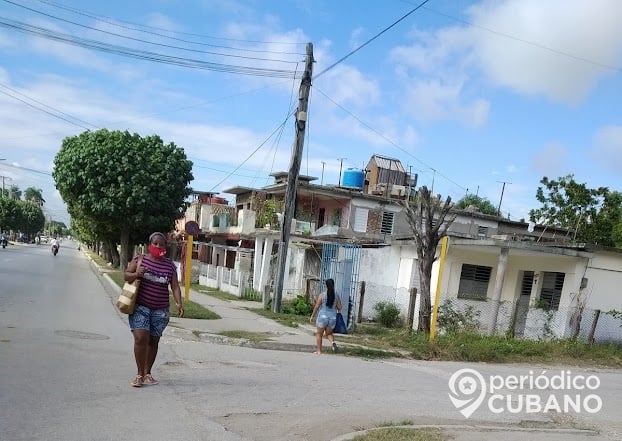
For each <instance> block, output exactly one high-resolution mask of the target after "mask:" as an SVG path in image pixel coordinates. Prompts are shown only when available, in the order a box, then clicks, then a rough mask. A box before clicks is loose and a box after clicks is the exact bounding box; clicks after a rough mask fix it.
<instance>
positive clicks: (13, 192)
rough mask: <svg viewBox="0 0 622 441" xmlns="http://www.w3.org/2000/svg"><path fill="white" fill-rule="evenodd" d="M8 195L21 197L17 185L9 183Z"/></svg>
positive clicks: (15, 197)
mask: <svg viewBox="0 0 622 441" xmlns="http://www.w3.org/2000/svg"><path fill="white" fill-rule="evenodd" d="M9 197H10V198H12V199H17V200H20V199H21V198H22V191H21V190H20V189H19V187H18V186H17V185H11V188H9Z"/></svg>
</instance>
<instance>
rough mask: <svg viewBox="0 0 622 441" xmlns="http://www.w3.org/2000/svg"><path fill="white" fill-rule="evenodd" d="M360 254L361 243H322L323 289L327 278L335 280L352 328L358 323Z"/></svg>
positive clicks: (348, 324) (321, 279)
mask: <svg viewBox="0 0 622 441" xmlns="http://www.w3.org/2000/svg"><path fill="white" fill-rule="evenodd" d="M360 256H361V245H355V244H351V243H335V242H330V243H324V244H322V266H321V269H320V286H321V290H324V286H325V285H324V281H325V280H326V279H333V280H334V281H335V292H336V294H337V295H338V296H339V299H340V300H341V305H342V306H343V310H344V312H347V314H344V316H345V317H344V318H345V319H346V324H347V326H348V329H350V330H351V329H353V328H354V323H356V317H355V315H356V311H357V304H358V281H359V265H360ZM346 305H347V309H346Z"/></svg>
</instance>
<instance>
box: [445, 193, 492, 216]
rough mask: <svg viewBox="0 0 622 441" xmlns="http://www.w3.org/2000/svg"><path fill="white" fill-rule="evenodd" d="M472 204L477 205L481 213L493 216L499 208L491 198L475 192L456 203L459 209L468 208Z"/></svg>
mask: <svg viewBox="0 0 622 441" xmlns="http://www.w3.org/2000/svg"><path fill="white" fill-rule="evenodd" d="M470 206H474V207H477V209H478V210H479V212H480V213H483V214H490V215H492V216H496V215H497V208H496V207H495V206H494V205H493V203H492V202H490V200H489V199H486V198H483V197H481V196H476V195H474V194H468V195H466V196H465V197H463V198H462V199H460V200H459V201H458V202H456V205H454V207H455V208H457V209H459V210H466V209H467V208H469V207H470Z"/></svg>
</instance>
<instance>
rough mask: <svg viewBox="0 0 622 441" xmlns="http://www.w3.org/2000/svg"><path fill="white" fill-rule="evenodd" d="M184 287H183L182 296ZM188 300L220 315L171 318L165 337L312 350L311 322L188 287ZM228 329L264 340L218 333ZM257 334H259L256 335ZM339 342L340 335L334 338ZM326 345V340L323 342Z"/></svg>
mask: <svg viewBox="0 0 622 441" xmlns="http://www.w3.org/2000/svg"><path fill="white" fill-rule="evenodd" d="M91 264H92V265H93V266H94V268H95V269H96V270H97V271H98V272H99V273H100V274H102V275H103V278H104V280H105V281H106V283H107V284H108V286H109V288H111V290H112V292H113V293H120V292H121V288H120V287H119V286H118V285H117V284H116V283H115V282H114V281H113V280H112V279H111V278H110V277H108V275H107V274H106V269H104V268H100V267H98V266H97V265H96V264H95V263H94V262H93V261H91ZM183 295H184V288H183V287H182V296H183ZM189 296H190V300H191V301H193V302H195V303H198V304H199V305H201V306H204V307H205V308H207V309H209V310H210V311H212V312H215V313H216V314H218V315H219V316H220V317H221V318H220V319H214V320H198V319H187V318H177V317H171V321H170V323H169V326H168V327H167V329H166V332H165V336H168V337H172V338H183V339H186V340H195V341H206V342H211V343H217V344H227V345H234V346H246V347H254V348H258V349H274V350H281V351H297V352H313V351H315V327H314V326H313V325H311V324H304V325H300V326H299V327H298V328H292V327H289V326H284V325H281V324H280V323H277V322H275V321H274V320H270V319H267V318H265V317H262V316H260V315H258V314H255V313H254V312H252V310H253V309H260V308H262V304H261V303H259V302H252V301H243V300H221V299H218V298H216V297H213V296H210V295H209V294H205V293H201V292H198V291H195V290H192V289H191V290H190V294H189ZM227 331H242V332H250V333H254V334H263V335H265V340H261V341H256V340H251V339H246V338H232V337H227V336H224V335H221V334H222V333H223V332H227ZM258 337H259V335H258ZM337 341H339V336H338V337H337ZM324 345H325V347H328V346H327V345H328V341H325V343H324Z"/></svg>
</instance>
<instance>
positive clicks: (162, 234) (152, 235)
mask: <svg viewBox="0 0 622 441" xmlns="http://www.w3.org/2000/svg"><path fill="white" fill-rule="evenodd" d="M156 236H162V239H164V243H166V236H165V235H164V233H160V232H159V231H156V232H155V233H151V235H150V236H149V243H151V241H152V240H153V238H154V237H156Z"/></svg>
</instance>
